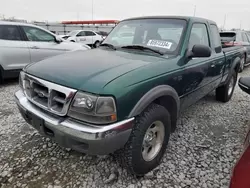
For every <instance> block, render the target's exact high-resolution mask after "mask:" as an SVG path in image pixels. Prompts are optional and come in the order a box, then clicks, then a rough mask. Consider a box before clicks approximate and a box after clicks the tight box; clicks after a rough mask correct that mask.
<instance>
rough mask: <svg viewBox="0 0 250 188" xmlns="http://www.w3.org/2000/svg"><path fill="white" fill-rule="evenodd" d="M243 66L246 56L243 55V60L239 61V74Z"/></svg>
mask: <svg viewBox="0 0 250 188" xmlns="http://www.w3.org/2000/svg"><path fill="white" fill-rule="evenodd" d="M245 64H246V55H244V56H243V58H242V59H241V62H240V68H239V72H243V70H244V65H245Z"/></svg>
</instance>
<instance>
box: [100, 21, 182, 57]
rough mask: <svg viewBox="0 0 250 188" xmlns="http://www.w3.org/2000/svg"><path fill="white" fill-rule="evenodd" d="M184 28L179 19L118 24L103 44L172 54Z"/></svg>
mask: <svg viewBox="0 0 250 188" xmlns="http://www.w3.org/2000/svg"><path fill="white" fill-rule="evenodd" d="M185 26H186V21H185V20H180V19H141V20H127V21H123V22H120V23H119V24H118V25H117V26H116V27H115V28H114V29H113V30H112V32H111V33H110V34H109V35H108V37H107V38H106V39H105V41H104V42H103V43H109V44H112V45H113V46H115V47H123V46H129V45H140V46H145V47H147V48H152V49H155V50H159V51H160V52H162V53H173V52H174V51H175V50H176V49H177V47H178V45H179V43H180V39H181V36H182V33H183V30H184V28H185Z"/></svg>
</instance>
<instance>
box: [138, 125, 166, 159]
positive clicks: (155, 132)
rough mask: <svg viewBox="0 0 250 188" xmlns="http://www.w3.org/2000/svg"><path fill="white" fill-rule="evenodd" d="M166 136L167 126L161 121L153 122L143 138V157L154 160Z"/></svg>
mask: <svg viewBox="0 0 250 188" xmlns="http://www.w3.org/2000/svg"><path fill="white" fill-rule="evenodd" d="M164 137H165V127H164V125H163V123H162V122H161V121H155V122H154V123H152V124H151V125H150V126H149V128H148V130H147V131H146V134H145V136H144V139H143V145H142V157H143V159H144V160H145V161H152V160H153V159H154V158H155V157H156V156H157V155H158V153H159V152H160V150H161V147H162V144H163V141H164Z"/></svg>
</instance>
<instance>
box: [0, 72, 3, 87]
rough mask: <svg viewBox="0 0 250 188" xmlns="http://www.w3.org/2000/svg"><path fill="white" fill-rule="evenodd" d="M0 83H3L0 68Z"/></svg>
mask: <svg viewBox="0 0 250 188" xmlns="http://www.w3.org/2000/svg"><path fill="white" fill-rule="evenodd" d="M2 84H3V76H2V72H1V70H0V85H2Z"/></svg>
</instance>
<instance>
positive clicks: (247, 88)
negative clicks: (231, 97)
mask: <svg viewBox="0 0 250 188" xmlns="http://www.w3.org/2000/svg"><path fill="white" fill-rule="evenodd" d="M239 87H240V88H241V89H242V90H243V91H244V92H246V93H248V94H250V77H243V78H242V77H241V78H240V79H239Z"/></svg>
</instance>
